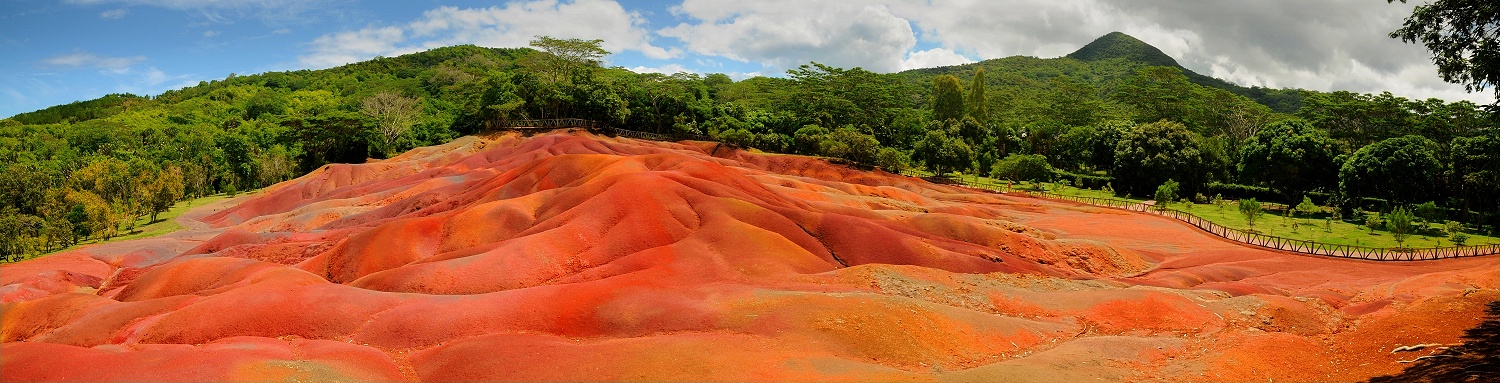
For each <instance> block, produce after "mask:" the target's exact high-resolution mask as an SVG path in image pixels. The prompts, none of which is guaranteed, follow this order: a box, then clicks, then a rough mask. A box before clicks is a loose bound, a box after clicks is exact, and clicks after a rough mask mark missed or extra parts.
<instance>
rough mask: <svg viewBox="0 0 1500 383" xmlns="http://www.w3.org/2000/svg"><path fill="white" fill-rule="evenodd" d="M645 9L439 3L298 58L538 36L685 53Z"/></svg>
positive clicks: (649, 52)
mask: <svg viewBox="0 0 1500 383" xmlns="http://www.w3.org/2000/svg"><path fill="white" fill-rule="evenodd" d="M644 25H645V19H644V18H643V17H641V15H640V14H638V13H635V12H629V11H626V10H625V8H624V7H621V6H620V4H619V3H617V2H615V1H613V0H575V1H557V0H534V1H524V2H513V3H508V4H506V5H505V6H503V7H488V8H457V7H440V8H436V9H432V10H429V11H427V12H424V13H423V14H422V17H420V18H418V19H416V20H413V21H411V22H409V23H406V24H401V25H392V26H378V27H367V28H364V29H360V30H356V31H345V32H338V33H333V34H329V35H324V36H321V37H318V38H317V39H315V40H313V42H312V43H311V44H309V51H310V52H309V53H308V54H306V55H303V56H301V57H299V61H300V62H301V63H302V64H303V65H306V66H310V67H315V68H324V67H330V66H336V65H342V64H347V63H351V62H355V61H359V60H365V59H369V58H371V57H374V56H377V55H384V56H393V55H399V54H404V53H411V52H416V51H421V50H425V49H431V48H436V47H441V46H447V45H456V44H474V45H480V46H488V47H521V46H526V45H527V44H528V43H529V42H530V41H531V40H532V39H534V38H535V37H536V36H540V35H546V36H552V37H556V38H579V39H603V40H604V45H603V47H604V49H606V50H609V51H613V52H620V51H624V50H633V51H638V52H641V53H642V54H644V55H645V56H646V57H650V58H656V59H665V58H672V57H677V56H678V55H679V54H680V53H681V52H680V51H679V50H675V49H664V48H661V47H657V46H655V45H652V43H651V36H650V32H649V31H648V30H647V29H646V28H645V26H644Z"/></svg>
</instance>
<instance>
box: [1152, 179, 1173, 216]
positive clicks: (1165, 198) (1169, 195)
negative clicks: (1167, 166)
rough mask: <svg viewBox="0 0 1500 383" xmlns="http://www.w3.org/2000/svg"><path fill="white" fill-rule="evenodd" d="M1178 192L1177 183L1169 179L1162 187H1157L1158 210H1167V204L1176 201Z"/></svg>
mask: <svg viewBox="0 0 1500 383" xmlns="http://www.w3.org/2000/svg"><path fill="white" fill-rule="evenodd" d="M1177 190H1178V185H1177V181H1173V180H1171V179H1167V182H1163V183H1162V184H1161V186H1157V187H1156V195H1155V198H1156V209H1157V210H1166V209H1167V204H1169V203H1172V201H1176V200H1177Z"/></svg>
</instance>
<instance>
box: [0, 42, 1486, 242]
mask: <svg viewBox="0 0 1500 383" xmlns="http://www.w3.org/2000/svg"><path fill="white" fill-rule="evenodd" d="M600 43H601V41H599V40H592V41H587V40H564V39H553V38H548V37H538V39H537V40H535V41H533V42H532V46H531V47H526V48H504V49H500V48H481V47H476V46H453V47H444V48H437V49H433V50H429V51H426V52H420V53H414V54H408V55H403V56H399V57H380V58H376V59H373V60H370V61H365V62H360V63H356V64H350V65H346V66H342V67H337V68H331V69H325V70H301V71H289V72H272V73H264V74H256V75H248V76H237V75H231V76H229V77H228V78H225V79H223V80H216V81H210V82H201V83H199V84H198V85H197V86H192V87H188V88H184V89H180V90H173V91H168V92H166V93H163V94H161V95H158V96H154V97H145V96H137V95H131V94H114V95H108V96H105V97H102V98H99V99H95V100H89V101H82V102H77V103H72V104H68V105H60V106H56V107H51V108H47V109H44V110H39V111H35V112H30V113H23V114H20V115H16V116H13V117H11V118H8V119H4V120H0V164H6V165H3V166H4V167H5V169H4V172H3V173H0V259H4V260H19V259H26V258H29V257H34V256H37V255H39V254H45V253H48V252H51V251H55V250H57V249H61V248H65V247H67V246H70V245H73V244H75V243H78V242H80V241H84V240H88V239H96V238H110V237H113V236H118V235H122V234H124V233H128V232H129V231H131V230H133V229H135V228H134V227H133V226H134V225H135V224H136V222H137V220H138V219H139V218H142V217H154V216H155V215H156V214H157V213H160V212H162V211H165V210H166V209H168V208H170V207H171V206H172V205H173V204H174V203H176V202H177V201H180V200H184V199H188V198H195V197H201V196H207V195H213V194H220V193H227V194H235V193H238V192H240V191H245V190H253V189H257V188H262V187H265V186H268V185H271V184H274V183H277V182H281V181H285V180H288V179H291V178H294V177H297V176H299V175H302V174H305V173H307V172H310V171H312V170H314V169H317V168H318V167H320V166H323V165H325V164H328V163H358V162H364V161H365V160H366V159H367V158H386V157H389V156H393V155H396V154H399V153H401V152H404V151H406V150H408V149H411V148H414V147H419V146H427V145H434V144H439V143H443V142H446V141H448V140H452V139H454V138H456V137H459V136H461V135H466V134H475V133H480V132H483V131H485V130H486V126H488V124H490V123H494V122H501V121H504V120H507V119H522V118H585V119H592V120H597V121H602V122H606V123H608V124H611V125H614V126H616V127H620V128H624V129H631V130H639V131H647V132H658V133H669V134H670V133H691V134H702V135H709V136H712V137H715V138H716V139H718V140H721V141H723V142H727V143H731V144H736V145H740V146H743V147H747V148H754V149H758V150H762V151H767V152H783V153H795V154H804V155H818V156H826V157H836V158H842V159H845V160H848V161H853V162H857V163H865V164H873V165H876V166H880V167H882V168H885V169H888V170H900V169H903V168H906V167H920V168H924V169H928V170H931V171H935V172H938V173H949V172H961V173H968V174H984V175H996V176H1005V177H1010V178H1012V179H1017V180H1021V179H1022V178H1024V179H1026V180H1037V179H1046V180H1052V181H1057V182H1063V183H1068V184H1072V185H1076V186H1080V187H1091V188H1109V189H1110V190H1113V191H1114V192H1115V193H1117V194H1118V195H1122V196H1123V195H1129V196H1136V197H1149V196H1151V194H1152V193H1153V192H1154V191H1155V190H1157V188H1158V186H1160V185H1162V184H1164V183H1167V182H1169V181H1170V182H1172V183H1174V184H1177V185H1179V186H1178V188H1179V190H1180V191H1179V193H1180V194H1179V195H1181V196H1187V197H1188V198H1190V199H1198V200H1200V201H1204V200H1208V199H1210V198H1214V197H1221V198H1257V199H1259V200H1260V201H1276V202H1282V203H1288V204H1294V203H1296V202H1298V201H1302V200H1303V199H1304V198H1310V199H1311V201H1313V202H1314V203H1316V204H1318V205H1322V206H1328V207H1330V208H1332V209H1333V210H1336V211H1341V212H1343V214H1342V216H1343V217H1356V216H1363V214H1361V213H1362V212H1364V211H1377V212H1384V211H1391V210H1392V209H1396V208H1398V207H1405V206H1417V205H1426V206H1429V207H1430V208H1428V209H1426V210H1425V211H1429V212H1434V213H1431V214H1435V215H1440V216H1441V218H1437V219H1448V220H1454V221H1457V222H1461V223H1463V224H1466V225H1468V226H1469V227H1470V228H1471V229H1474V230H1480V231H1485V232H1489V233H1494V232H1495V231H1496V230H1497V227H1500V201H1497V198H1500V129H1497V125H1500V116H1497V114H1496V113H1495V111H1494V109H1493V108H1492V107H1488V106H1480V105H1475V104H1473V103H1470V102H1466V101H1459V102H1446V101H1443V100H1437V99H1426V100H1414V99H1407V98H1403V97H1399V96H1396V95H1392V94H1390V93H1382V94H1360V93H1351V92H1341V91H1340V92H1318V91H1308V90H1300V89H1266V88H1254V87H1252V88H1246V87H1241V86H1238V85H1234V84H1230V83H1227V82H1224V81H1221V80H1218V79H1214V78H1211V77H1207V76H1203V75H1199V74H1197V73H1193V72H1192V71H1190V70H1187V69H1185V68H1183V67H1181V66H1179V65H1177V63H1176V62H1175V61H1174V60H1172V59H1171V58H1170V57H1167V56H1166V55H1164V54H1162V53H1161V52H1160V51H1159V50H1156V49H1155V48H1152V47H1150V46H1149V45H1146V44H1144V43H1141V42H1140V41H1138V40H1135V39H1134V38H1131V37H1129V36H1126V35H1123V34H1111V35H1108V36H1105V37H1104V38H1101V39H1100V40H1098V41H1095V42H1094V43H1092V44H1089V45H1088V46H1086V47H1084V48H1083V49H1081V50H1079V51H1078V52H1075V53H1073V54H1071V55H1068V56H1066V57H1061V58H1051V59H1041V58H1034V57H1020V56H1017V57H1008V58H1002V59H994V60H987V61H983V62H979V63H974V64H968V65H960V66H951V67H940V68H928V69H918V70H911V71H905V72H900V73H889V74H882V73H873V72H870V71H867V70H864V69H861V68H852V69H850V68H836V67H830V66H827V65H822V64H819V63H808V64H805V65H801V66H799V67H797V68H795V69H792V70H789V71H788V72H787V73H786V75H785V77H779V78H778V77H753V78H748V79H743V80H740V81H735V80H733V79H732V78H730V77H729V76H727V75H724V74H709V75H698V74H691V73H678V74H675V75H663V74H654V73H633V72H631V71H628V70H626V69H623V68H619V67H614V68H609V67H604V66H603V65H602V64H601V63H602V59H603V58H604V57H605V56H607V55H608V54H609V52H607V51H604V50H603V49H601V48H600ZM1017 164H1031V165H1033V166H1029V168H1033V169H1034V168H1037V167H1038V166H1040V165H1044V166H1041V167H1042V168H1043V169H1045V171H1040V172H1038V171H1024V172H1022V171H1012V168H1013V167H1014V166H1017ZM1431 207H1435V208H1431Z"/></svg>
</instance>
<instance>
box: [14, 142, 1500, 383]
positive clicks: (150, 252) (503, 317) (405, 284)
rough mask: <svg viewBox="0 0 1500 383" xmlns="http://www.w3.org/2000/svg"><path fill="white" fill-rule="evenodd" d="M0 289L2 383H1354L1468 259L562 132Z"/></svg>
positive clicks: (323, 179)
mask: <svg viewBox="0 0 1500 383" xmlns="http://www.w3.org/2000/svg"><path fill="white" fill-rule="evenodd" d="M181 220H182V223H183V224H184V226H185V227H188V228H189V229H188V230H185V231H181V232H178V233H174V234H169V235H166V236H162V237H157V238H150V239H142V240H135V241H128V242H120V243H111V244H105V245H96V246H92V247H85V248H81V249H78V250H73V251H69V252H65V253H61V254H56V255H51V256H46V257H42V258H38V259H34V260H30V261H25V262H20V263H16V264H10V265H5V266H0V340H3V341H4V344H3V346H0V379H3V380H4V381H271V380H290V379H300V380H319V381H443V382H453V381H617V380H630V381H975V382H980V381H997V380H1004V381H1013V382H1027V381H1038V382H1042V381H1100V380H1102V381H1143V382H1153V381H1162V382H1193V381H1203V382H1220V381H1223V382H1242V381H1258V382H1259V381H1267V380H1275V381H1359V380H1363V379H1366V378H1369V377H1371V376H1375V375H1380V374H1389V373H1394V372H1397V371H1399V370H1400V369H1401V368H1402V367H1403V366H1404V365H1403V364H1401V363H1398V361H1400V360H1410V359H1414V358H1416V357H1419V356H1422V355H1427V354H1430V353H1433V352H1435V351H1433V350H1434V349H1435V347H1429V348H1428V349H1422V350H1418V351H1413V352H1395V353H1393V352H1392V351H1393V350H1395V349H1397V348H1398V347H1402V346H1408V345H1415V344H1450V343H1455V342H1457V340H1458V337H1459V336H1460V335H1461V334H1462V333H1463V331H1464V329H1467V328H1470V327H1473V326H1474V325H1476V324H1477V323H1479V321H1480V318H1481V316H1482V314H1483V312H1484V308H1485V304H1486V303H1487V302H1489V301H1492V300H1494V299H1496V292H1495V288H1496V287H1497V270H1496V268H1495V262H1496V260H1495V258H1494V257H1484V258H1471V259H1456V260H1444V261H1431V262H1414V263H1378V262H1370V261H1353V260H1341V259H1325V258H1318V257H1309V256H1301V255H1296V254H1288V253H1279V252H1274V251H1268V250H1264V249H1257V248H1251V247H1246V246H1243V245H1240V244H1236V243H1232V242H1228V241H1225V240H1222V239H1218V238H1216V237H1213V236H1210V235H1208V234H1206V233H1202V232H1199V231H1197V230H1196V229H1194V228H1192V227H1190V226H1187V225H1185V224H1182V223H1180V222H1177V221H1174V220H1171V219H1167V218H1162V217H1156V216H1150V215H1143V214H1136V213H1129V212H1124V211H1115V210H1109V209H1101V208H1096V207H1089V206H1078V205H1071V204H1065V203H1058V202H1047V201H1039V200H1033V199H1027V198H1021V197H1014V196H1006V195H1000V194H988V193H981V192H976V191H971V190H967V189H960V188H954V187H949V186H942V185H934V184H930V183H927V182H924V181H922V180H919V179H914V178H908V177H902V176H898V175H892V174H888V173H883V172H878V171H877V172H865V171H859V170H855V169H850V168H846V167H841V166H837V165H830V164H828V163H826V162H824V161H821V160H818V159H814V158H807V157H797V156H785V155H767V154H759V153H751V152H746V151H743V150H737V149H734V148H730V147H726V146H721V145H718V144H715V143H706V142H681V143H664V142H654V141H642V140H632V139H622V138H610V137H603V136H596V135H593V134H590V133H586V132H576V131H573V132H570V131H557V132H552V133H547V134H541V135H536V136H530V137H527V136H523V135H520V134H517V133H506V134H495V135H491V136H485V137H465V138H462V139H459V140H456V141H454V142H451V143H448V144H444V145H440V146H434V147H427V148H419V149H416V150H413V151H410V152H408V153H405V154H403V155H401V156H398V157H396V158H392V159H390V160H384V161H375V162H370V163H365V164H357V165H329V166H325V167H323V168H322V169H319V170H318V171H316V172H313V173H312V174H309V175H307V176H304V177H301V178H299V179H295V180H292V181H288V182H283V183H281V184H277V185H275V186H273V187H270V188H267V189H266V190H264V191H261V192H258V193H256V194H253V195H250V196H246V197H242V198H239V199H235V200H230V201H226V202H224V203H221V204H218V205H211V206H205V207H202V208H199V209H197V210H195V211H193V212H190V213H189V214H186V215H184V216H183V218H181Z"/></svg>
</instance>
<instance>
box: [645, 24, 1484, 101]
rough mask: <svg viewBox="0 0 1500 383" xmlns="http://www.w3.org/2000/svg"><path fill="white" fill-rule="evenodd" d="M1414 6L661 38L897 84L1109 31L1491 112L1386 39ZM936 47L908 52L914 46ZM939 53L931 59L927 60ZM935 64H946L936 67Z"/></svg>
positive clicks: (698, 31) (777, 27) (776, 64)
mask: <svg viewBox="0 0 1500 383" xmlns="http://www.w3.org/2000/svg"><path fill="white" fill-rule="evenodd" d="M1414 6H1415V4H1401V3H1396V4H1387V3H1381V2H1373V3H1372V2H1370V1H1368V0H1325V1H1315V2H1309V1H1302V0H1261V1H1240V2H1228V1H1195V2H1182V1H1173V0H1137V1H1129V2H1119V1H1107V0H1014V1H1004V2H998V1H985V0H952V1H944V2H932V1H928V0H874V1H870V2H858V3H856V2H815V3H805V2H801V1H790V0H775V1H738V0H684V1H683V3H682V5H680V6H678V7H674V8H673V12H674V13H675V14H676V15H677V16H679V17H680V18H683V19H686V20H687V22H684V23H682V24H679V25H676V26H671V27H668V28H664V29H661V30H659V31H658V33H659V34H661V35H663V36H669V37H674V38H677V39H679V40H681V41H682V42H683V45H684V47H685V48H686V49H687V50H689V51H690V52H692V53H697V54H701V55H708V56H718V57H723V58H728V59H733V60H739V61H745V62H752V63H757V64H761V65H763V66H766V67H768V68H772V69H785V68H787V67H790V66H795V65H797V64H800V63H805V62H807V61H820V62H825V63H828V64H831V65H837V66H843V67H852V66H863V67H865V68H868V69H871V70H876V71H894V70H900V69H907V68H913V67H920V66H930V65H951V64H956V63H962V62H963V61H962V60H964V59H967V57H975V58H979V59H992V58H1001V57H1007V56H1014V55H1026V56H1036V57H1044V58H1049V57H1058V56H1062V55H1065V54H1067V53H1070V52H1072V51H1074V50H1076V49H1078V48H1079V47H1082V46H1083V45H1084V44H1087V43H1088V42H1089V41H1092V40H1093V39H1095V38H1097V37H1099V36H1102V35H1104V34H1106V33H1109V32H1113V31H1120V32H1125V33H1127V34H1130V35H1132V36H1135V37H1136V38H1139V39H1141V40H1142V41H1145V42H1147V43H1149V44H1151V45H1153V46H1156V47H1157V48H1159V49H1161V50H1162V51H1163V52H1165V53H1167V54H1168V55H1171V56H1172V57H1173V58H1176V59H1177V60H1178V61H1179V62H1180V63H1181V64H1182V65H1183V66H1185V67H1188V68H1189V69H1193V70H1194V71H1198V72H1200V73H1203V74H1206V75H1210V76H1215V77H1220V78H1223V79H1226V80H1229V81H1233V82H1237V83H1240V84H1242V85H1259V86H1267V87H1278V88H1279V87H1297V88H1307V89H1316V90H1352V91H1358V92H1379V91H1385V90H1390V91H1391V92H1393V93H1396V94H1400V95H1404V96H1408V97H1443V98H1447V99H1460V98H1461V99H1470V100H1475V101H1479V102H1489V101H1490V100H1492V99H1493V98H1492V97H1493V96H1492V94H1491V93H1474V94H1466V93H1464V92H1463V91H1462V87H1461V86H1457V85H1453V84H1447V83H1444V82H1442V80H1441V78H1439V77H1438V76H1437V74H1436V70H1435V69H1434V67H1433V66H1432V64H1431V62H1430V61H1429V59H1428V58H1429V55H1428V53H1427V52H1426V51H1425V50H1424V49H1423V48H1422V47H1420V46H1416V45H1410V44H1405V43H1403V42H1401V41H1398V40H1394V39H1391V38H1389V37H1387V36H1386V34H1387V33H1389V32H1390V31H1391V30H1394V29H1396V28H1398V27H1399V26H1400V24H1401V20H1402V19H1403V18H1404V17H1405V16H1406V15H1408V14H1410V13H1411V10H1412V7H1414ZM918 37H919V38H920V40H921V41H923V42H925V43H928V44H932V45H937V46H939V47H940V48H935V49H928V50H924V51H913V50H912V48H913V46H914V45H915V44H914V42H915V41H916V39H917V38H918ZM938 49H941V50H938ZM945 60H946V61H945Z"/></svg>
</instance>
